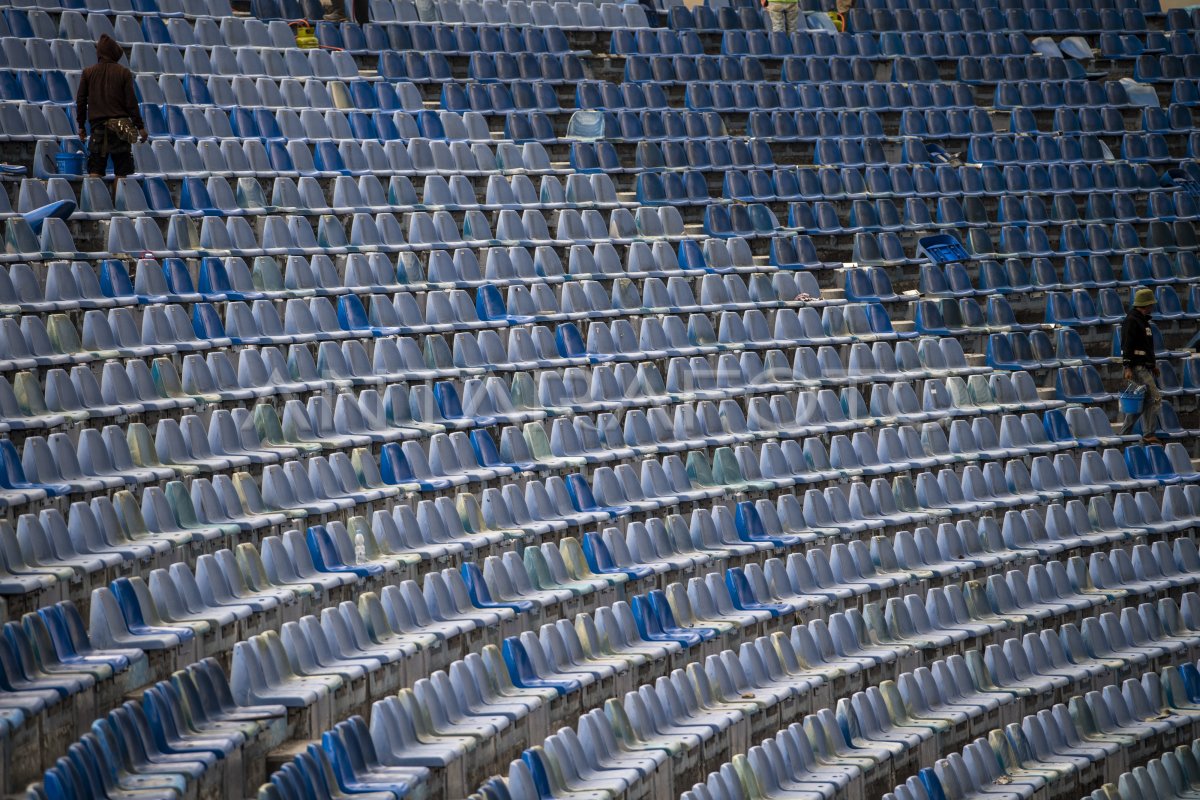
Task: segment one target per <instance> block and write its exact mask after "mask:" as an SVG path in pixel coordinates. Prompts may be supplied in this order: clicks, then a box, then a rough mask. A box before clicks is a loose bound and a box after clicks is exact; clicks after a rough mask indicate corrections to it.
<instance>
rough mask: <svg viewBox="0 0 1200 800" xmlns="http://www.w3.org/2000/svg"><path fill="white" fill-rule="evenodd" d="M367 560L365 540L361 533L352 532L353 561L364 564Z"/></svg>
mask: <svg viewBox="0 0 1200 800" xmlns="http://www.w3.org/2000/svg"><path fill="white" fill-rule="evenodd" d="M366 562H367V540H366V539H364V538H363V535H362V534H361V533H356V534H354V563H355V564H365V563H366Z"/></svg>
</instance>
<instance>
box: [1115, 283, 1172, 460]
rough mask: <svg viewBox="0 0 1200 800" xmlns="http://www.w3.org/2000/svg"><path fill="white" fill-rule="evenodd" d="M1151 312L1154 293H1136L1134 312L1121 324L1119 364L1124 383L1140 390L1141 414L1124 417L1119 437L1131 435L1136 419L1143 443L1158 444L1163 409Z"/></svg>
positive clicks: (1140, 290)
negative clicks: (1140, 424)
mask: <svg viewBox="0 0 1200 800" xmlns="http://www.w3.org/2000/svg"><path fill="white" fill-rule="evenodd" d="M1153 311H1154V291H1153V290H1151V289H1138V290H1137V291H1136V292H1134V294H1133V308H1131V309H1129V313H1128V314H1127V315H1126V316H1125V321H1124V322H1122V323H1121V361H1122V362H1123V363H1124V364H1125V380H1127V381H1130V382H1132V383H1135V384H1137V385H1139V386H1141V387H1142V390H1143V392H1144V395H1143V398H1142V413H1141V414H1140V415H1135V414H1126V415H1125V425H1124V427H1122V428H1121V433H1122V434H1127V433H1130V432H1131V431H1133V426H1134V425H1135V424H1137V421H1138V419H1141V421H1142V441H1144V442H1147V443H1149V444H1155V443H1157V442H1158V437H1157V436H1155V435H1154V432H1155V431H1156V430H1158V421H1159V412H1160V410H1161V409H1162V394H1161V393H1160V392H1159V391H1158V381H1156V380H1155V378H1157V377H1158V360H1157V359H1156V358H1155V355H1154V333H1153V330H1152V329H1151V326H1150V314H1151V313H1152V312H1153Z"/></svg>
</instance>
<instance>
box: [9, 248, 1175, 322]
mask: <svg viewBox="0 0 1200 800" xmlns="http://www.w3.org/2000/svg"><path fill="white" fill-rule="evenodd" d="M1183 255H1186V254H1181V259H1182V256H1183ZM1180 263H1185V262H1183V261H1181V262H1180ZM1186 264H1190V265H1192V266H1194V262H1193V261H1188V262H1186ZM1162 269H1166V270H1167V271H1166V272H1161V271H1160V272H1159V273H1158V274H1159V275H1160V280H1166V278H1162V277H1161V276H1162V275H1169V270H1170V265H1169V264H1168V265H1166V266H1165V267H1163V268H1162ZM762 271H764V268H763V267H758V266H755V265H754V264H753V256H752V255H751V253H750V251H749V248H748V245H747V243H746V242H745V241H744V240H739V239H730V240H719V239H708V240H705V241H704V242H703V244H701V243H699V242H696V241H694V240H684V241H682V242H680V243H679V245H678V248H676V247H675V246H673V245H672V244H670V243H667V242H655V243H652V244H651V243H646V242H634V243H632V244H630V245H629V247H628V253H627V254H626V256H625V257H624V259H623V258H622V256H621V255H620V254H619V253H618V252H617V250H616V248H615V247H614V246H613V245H612V244H611V243H610V242H601V243H599V244H597V245H595V246H594V247H588V246H585V245H572V246H571V248H570V250H569V251H568V254H567V263H566V266H565V267H564V265H563V263H562V260H561V259H560V258H559V256H558V253H557V252H556V251H555V250H554V249H552V248H550V247H548V246H542V247H538V248H535V249H534V250H533V252H530V250H529V249H527V248H524V247H517V246H513V247H507V248H503V247H494V248H487V249H485V251H484V252H483V254H482V259H481V258H480V257H478V256H476V254H475V251H474V250H470V249H465V248H459V249H455V250H453V251H451V250H431V251H428V252H427V253H426V254H425V260H424V261H422V259H421V256H420V254H418V253H413V252H409V253H401V254H400V255H399V256H397V257H396V258H395V260H394V261H393V260H392V259H391V258H390V257H389V256H388V255H387V254H384V253H371V254H363V253H350V254H347V257H346V260H345V264H344V267H343V269H342V271H341V272H339V269H338V268H337V267H336V266H335V264H334V262H333V260H332V259H331V258H330V257H329V256H328V255H325V254H317V255H315V256H313V257H312V258H311V259H308V258H305V257H303V256H288V257H286V258H285V259H283V263H282V265H281V263H280V261H279V260H278V259H276V258H275V257H273V256H260V257H258V258H255V259H253V261H252V263H251V264H250V265H249V266H248V265H247V264H246V261H245V260H244V259H242V258H240V257H233V256H230V257H226V258H218V257H205V258H202V259H201V260H200V264H199V267H198V272H197V274H196V277H195V278H194V279H193V277H192V275H191V274H190V273H189V272H188V268H187V264H186V263H184V262H183V261H182V260H181V259H178V258H177V257H168V258H166V259H164V260H162V262H161V263H160V262H159V261H157V260H155V259H139V260H138V261H137V262H136V264H135V269H134V277H133V278H131V277H130V271H129V269H128V267H127V265H126V264H125V263H124V262H122V261H120V260H116V259H105V260H102V261H101V262H100V264H99V265H98V266H97V267H96V268H93V267H91V266H90V265H88V264H86V263H85V262H73V263H70V264H68V263H67V262H63V261H56V262H50V263H49V264H47V266H46V281H45V284H44V285H41V284H40V283H39V279H38V276H37V274H36V273H35V272H34V271H33V270H32V269H31V268H30V267H29V265H28V264H14V265H12V266H11V267H10V268H6V269H3V270H2V271H0V292H3V294H2V295H0V296H2V297H3V302H4V303H5V304H6V305H13V306H20V307H23V308H22V310H23V311H27V312H31V313H44V312H48V311H71V310H75V309H83V310H85V311H87V310H90V309H103V308H108V307H110V306H116V305H121V306H128V305H139V304H140V305H146V304H157V303H164V302H176V303H184V302H195V301H197V300H202V299H203V300H209V301H214V302H220V301H224V300H259V299H275V300H283V299H288V298H292V297H305V296H309V295H312V294H316V293H318V292H319V293H320V294H323V295H327V296H332V295H338V294H345V293H347V292H348V291H366V290H367V289H368V287H375V288H376V289H377V290H379V291H385V290H386V291H410V292H420V291H426V290H430V289H445V288H447V286H448V285H453V286H456V287H457V288H460V289H472V288H479V287H482V286H485V285H487V284H495V285H498V286H503V285H507V284H531V283H533V282H535V281H547V282H549V283H561V282H563V280H564V279H566V278H567V277H568V276H570V277H571V278H576V279H579V280H595V281H601V282H606V281H616V280H619V279H626V278H628V279H630V280H650V281H651V283H650V284H649V286H650V287H651V290H653V287H654V284H653V280H654V279H659V280H662V279H666V280H670V279H672V278H680V277H682V278H697V277H702V276H704V275H706V274H713V273H718V274H731V273H738V272H741V273H745V274H747V275H751V276H753V275H754V274H755V273H759V272H762ZM1110 271H1111V270H1110ZM1192 274H1193V273H1191V272H1189V273H1188V275H1192ZM751 280H752V282H754V281H755V280H758V281H761V280H762V278H758V279H754V278H751ZM812 280H813V278H812V276H807V277H806V276H805V275H803V274H798V275H796V276H795V277H794V278H793V277H792V276H790V275H789V274H786V273H783V274H781V273H774V274H773V275H772V277H771V278H770V282H771V284H772V285H773V286H774V287H775V291H776V292H778V293H779V294H780V296H781V297H782V296H786V295H787V292H788V291H790V290H791V288H793V287H794V288H795V289H796V293H795V295H793V296H798V295H799V294H800V293H801V292H804V293H806V294H809V295H810V296H811V297H812V298H817V297H818V295H817V294H814V292H813V289H814V287H813V284H812ZM728 285H731V286H732V285H733V284H728ZM1025 285H1027V284H1025ZM764 291H765V289H764V288H763V287H762V286H760V285H755V288H754V294H755V295H759V294H762V293H763V292H764ZM744 294H745V293H744V292H741V291H739V292H737V296H738V297H739V298H741V297H742V296H743V295H744ZM739 302H742V301H741V300H740V299H739ZM807 302H809V303H810V304H815V305H819V304H820V302H819V301H816V300H809V301H807ZM124 324H125V323H123V322H122V323H121V324H120V326H119V327H121V328H123V327H124ZM122 338H124V336H123V337H122Z"/></svg>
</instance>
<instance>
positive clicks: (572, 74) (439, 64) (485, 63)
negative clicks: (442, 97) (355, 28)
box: [379, 50, 585, 83]
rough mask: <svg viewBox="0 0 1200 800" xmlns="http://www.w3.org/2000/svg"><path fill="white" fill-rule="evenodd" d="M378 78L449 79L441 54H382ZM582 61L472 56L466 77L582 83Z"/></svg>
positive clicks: (450, 74)
mask: <svg viewBox="0 0 1200 800" xmlns="http://www.w3.org/2000/svg"><path fill="white" fill-rule="evenodd" d="M379 75H380V77H382V78H384V79H386V80H409V81H413V82H416V83H422V82H436V83H440V82H442V81H445V80H449V79H452V78H453V71H452V70H451V68H450V64H449V62H447V61H446V58H445V56H443V55H442V54H441V53H415V52H411V51H409V52H405V53H399V52H396V51H393V50H389V51H385V52H384V53H383V54H382V55H381V56H380V58H379ZM584 77H585V70H584V67H583V62H582V61H581V60H580V58H579V56H577V55H576V54H574V53H554V54H551V53H516V54H512V53H494V54H493V53H472V54H471V57H470V60H469V62H468V65H467V78H468V79H470V80H474V81H480V82H488V81H517V80H527V81H542V82H544V83H573V82H575V81H579V80H583V79H584Z"/></svg>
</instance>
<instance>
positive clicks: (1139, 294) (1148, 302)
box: [1133, 289, 1155, 308]
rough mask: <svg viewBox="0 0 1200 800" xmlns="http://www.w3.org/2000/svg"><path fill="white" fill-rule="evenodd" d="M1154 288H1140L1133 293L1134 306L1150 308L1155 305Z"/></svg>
mask: <svg viewBox="0 0 1200 800" xmlns="http://www.w3.org/2000/svg"><path fill="white" fill-rule="evenodd" d="M1154 302H1155V300H1154V290H1153V289H1138V290H1137V291H1136V292H1134V293H1133V307H1134V308H1149V307H1150V306H1152V305H1154Z"/></svg>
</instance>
